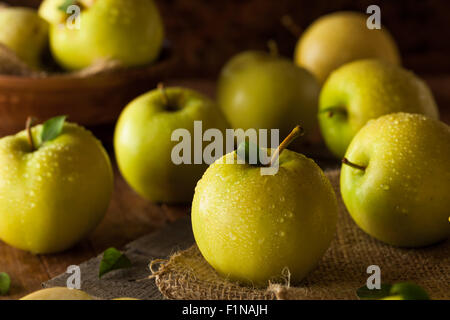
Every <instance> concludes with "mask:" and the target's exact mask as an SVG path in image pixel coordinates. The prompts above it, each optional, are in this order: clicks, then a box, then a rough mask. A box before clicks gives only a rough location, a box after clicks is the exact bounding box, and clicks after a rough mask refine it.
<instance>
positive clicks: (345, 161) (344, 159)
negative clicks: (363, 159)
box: [342, 158, 366, 171]
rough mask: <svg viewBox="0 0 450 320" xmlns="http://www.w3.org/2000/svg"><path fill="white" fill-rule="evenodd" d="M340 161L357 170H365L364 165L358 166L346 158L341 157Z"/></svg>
mask: <svg viewBox="0 0 450 320" xmlns="http://www.w3.org/2000/svg"><path fill="white" fill-rule="evenodd" d="M342 163H343V164H346V165H348V166H349V167H352V168H355V169H358V170H362V171H366V167H363V166H360V165H358V164H355V163H353V162H350V161H349V160H348V159H347V158H343V159H342Z"/></svg>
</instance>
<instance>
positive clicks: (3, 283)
mask: <svg viewBox="0 0 450 320" xmlns="http://www.w3.org/2000/svg"><path fill="white" fill-rule="evenodd" d="M10 286H11V278H10V277H9V275H8V274H7V273H6V272H0V296H4V295H6V294H8V292H9V288H10Z"/></svg>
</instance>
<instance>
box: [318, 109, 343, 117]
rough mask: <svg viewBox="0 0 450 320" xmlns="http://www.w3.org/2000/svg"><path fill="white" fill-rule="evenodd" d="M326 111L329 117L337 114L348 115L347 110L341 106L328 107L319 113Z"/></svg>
mask: <svg viewBox="0 0 450 320" xmlns="http://www.w3.org/2000/svg"><path fill="white" fill-rule="evenodd" d="M322 113H326V114H327V115H328V117H329V118H331V117H333V116H334V115H335V114H341V115H343V116H346V115H347V110H346V109H345V108H344V107H341V106H335V107H328V108H325V109H322V110H320V111H319V114H322Z"/></svg>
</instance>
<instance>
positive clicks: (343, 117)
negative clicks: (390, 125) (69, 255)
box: [318, 59, 439, 158]
mask: <svg viewBox="0 0 450 320" xmlns="http://www.w3.org/2000/svg"><path fill="white" fill-rule="evenodd" d="M394 112H409V113H420V114H424V115H427V116H429V117H431V118H433V119H438V118H439V111H438V108H437V106H436V103H435V101H434V98H433V94H432V93H431V91H430V89H429V88H428V86H427V85H426V84H425V82H423V81H422V80H421V79H420V78H418V77H417V76H415V75H414V74H413V73H412V72H410V71H407V70H405V69H402V68H401V67H398V66H395V65H392V64H389V63H386V62H383V61H381V60H374V59H367V60H359V61H355V62H351V63H349V64H346V65H344V66H342V67H340V68H339V69H337V70H336V71H334V72H333V73H332V75H331V76H330V77H329V78H328V80H327V81H326V83H325V84H324V86H323V88H322V91H321V93H320V98H319V116H318V117H319V124H320V129H321V132H322V136H323V138H324V140H325V143H326V144H327V146H328V148H329V149H330V150H331V151H332V152H333V153H334V154H335V155H336V156H337V157H338V158H342V157H343V156H344V154H345V151H346V149H347V147H348V145H349V144H350V141H351V140H352V138H353V137H354V135H355V134H356V133H357V132H358V131H359V129H361V128H362V127H363V126H364V125H365V124H366V122H367V121H368V120H369V119H375V118H378V117H380V116H382V115H385V114H389V113H394Z"/></svg>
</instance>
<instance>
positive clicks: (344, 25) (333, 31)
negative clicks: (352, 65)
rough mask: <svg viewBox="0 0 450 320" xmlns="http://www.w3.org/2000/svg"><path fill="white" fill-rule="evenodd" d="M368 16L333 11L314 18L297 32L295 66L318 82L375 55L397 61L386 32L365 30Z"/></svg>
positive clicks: (396, 52)
mask: <svg viewBox="0 0 450 320" xmlns="http://www.w3.org/2000/svg"><path fill="white" fill-rule="evenodd" d="M368 17H369V16H366V15H364V14H361V13H357V12H345V11H344V12H335V13H332V14H328V15H326V16H323V17H321V18H319V19H317V20H316V21H314V22H313V23H312V24H311V25H310V26H309V27H308V28H307V29H306V31H305V32H304V33H303V34H302V35H301V37H300V39H299V41H298V43H297V46H296V49H295V54H294V60H295V62H296V63H297V65H299V66H301V67H304V68H306V69H307V70H309V71H310V72H312V73H313V74H314V75H315V76H316V77H317V79H318V80H319V82H320V83H323V82H324V81H325V79H327V77H328V75H329V74H330V73H331V72H332V71H333V70H335V69H337V68H339V67H340V66H342V65H343V64H346V63H348V62H351V61H354V60H359V59H368V58H377V59H381V60H384V61H387V62H390V63H392V64H400V55H399V52H398V49H397V46H396V44H395V42H394V40H393V38H392V37H391V35H390V34H389V31H388V30H387V29H386V28H385V27H382V28H381V29H369V28H367V26H366V21H367V19H368Z"/></svg>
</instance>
